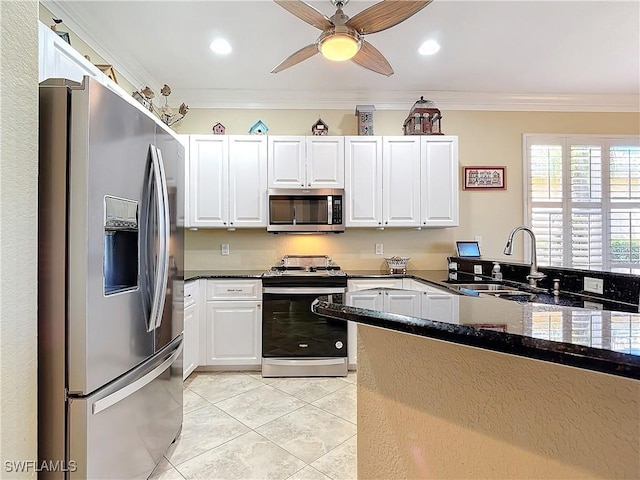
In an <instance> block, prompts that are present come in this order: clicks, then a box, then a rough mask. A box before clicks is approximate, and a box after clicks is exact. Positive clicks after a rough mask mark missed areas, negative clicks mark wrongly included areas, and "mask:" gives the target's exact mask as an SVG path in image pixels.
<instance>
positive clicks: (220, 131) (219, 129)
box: [213, 122, 225, 135]
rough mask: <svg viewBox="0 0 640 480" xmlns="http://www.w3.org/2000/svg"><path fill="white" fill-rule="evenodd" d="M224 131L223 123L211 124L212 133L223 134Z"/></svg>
mask: <svg viewBox="0 0 640 480" xmlns="http://www.w3.org/2000/svg"><path fill="white" fill-rule="evenodd" d="M224 132H225V128H224V125H223V124H221V123H220V122H218V123H216V124H215V125H214V126H213V134H214V135H224Z"/></svg>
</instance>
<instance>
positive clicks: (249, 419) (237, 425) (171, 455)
mask: <svg viewBox="0 0 640 480" xmlns="http://www.w3.org/2000/svg"><path fill="white" fill-rule="evenodd" d="M356 477H357V475H356V374H355V373H349V375H348V376H347V377H340V378H324V377H323V378H262V376H261V375H260V373H259V372H194V373H193V374H191V375H190V376H189V378H188V379H187V380H186V381H185V383H184V421H183V425H182V434H181V435H180V437H179V438H178V440H177V441H176V442H175V443H174V444H173V445H172V446H171V447H170V448H169V450H168V451H167V453H166V454H165V458H164V459H163V461H162V462H161V463H160V465H158V468H156V470H155V472H154V473H153V475H152V476H151V478H152V479H164V480H183V479H187V480H190V479H198V480H200V479H202V480H204V479H206V480H232V479H239V480H249V479H259V480H262V479H273V480H316V479H318V480H327V479H329V480H331V479H333V480H352V479H355V478H356Z"/></svg>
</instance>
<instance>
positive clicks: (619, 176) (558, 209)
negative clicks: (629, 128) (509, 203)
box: [524, 135, 640, 273]
mask: <svg viewBox="0 0 640 480" xmlns="http://www.w3.org/2000/svg"><path fill="white" fill-rule="evenodd" d="M524 146H525V170H524V171H525V176H526V178H525V185H526V186H527V192H526V198H525V205H526V212H525V213H526V215H525V216H526V221H527V223H528V225H529V226H530V227H531V229H532V230H533V232H534V233H535V235H536V239H537V256H538V264H539V265H549V266H570V267H576V268H584V269H591V270H602V269H607V270H612V271H619V272H627V273H640V141H639V139H638V137H625V138H609V139H607V138H597V137H587V136H575V137H568V136H566V137H561V136H553V137H551V136H542V135H525V138H524Z"/></svg>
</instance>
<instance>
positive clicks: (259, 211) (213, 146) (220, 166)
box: [188, 135, 267, 228]
mask: <svg viewBox="0 0 640 480" xmlns="http://www.w3.org/2000/svg"><path fill="white" fill-rule="evenodd" d="M188 164H189V165H188V170H189V190H190V192H189V200H190V201H189V217H188V218H189V219H190V222H189V225H188V226H189V227H209V228H236V227H265V226H266V225H267V224H266V192H267V141H266V138H265V137H263V136H258V135H231V136H228V135H191V136H190V140H189V162H188Z"/></svg>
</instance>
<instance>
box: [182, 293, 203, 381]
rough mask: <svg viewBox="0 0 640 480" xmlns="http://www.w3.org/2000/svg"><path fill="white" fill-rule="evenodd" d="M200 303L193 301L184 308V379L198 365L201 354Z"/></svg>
mask: <svg viewBox="0 0 640 480" xmlns="http://www.w3.org/2000/svg"><path fill="white" fill-rule="evenodd" d="M198 316H199V311H198V304H197V303H193V304H191V305H189V306H188V307H186V308H185V309H184V353H183V355H182V358H183V367H182V368H183V371H182V379H183V380H184V379H186V378H187V377H188V376H189V375H190V374H191V372H193V371H194V370H195V369H196V367H197V366H198V358H199V356H200V348H199V338H198V337H199V335H198V331H199V329H200V322H199V321H198Z"/></svg>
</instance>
